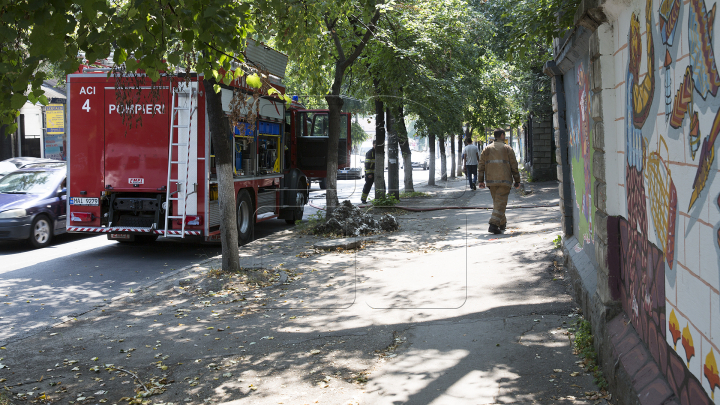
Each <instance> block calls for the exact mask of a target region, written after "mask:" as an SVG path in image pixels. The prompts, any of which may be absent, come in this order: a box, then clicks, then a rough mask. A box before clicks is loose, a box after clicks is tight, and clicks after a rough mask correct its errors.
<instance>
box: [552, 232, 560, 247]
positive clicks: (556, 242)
mask: <svg viewBox="0 0 720 405" xmlns="http://www.w3.org/2000/svg"><path fill="white" fill-rule="evenodd" d="M552 243H553V246H555V249H560V248H561V247H562V236H561V235H558V236H557V237H556V238H555V239H553V241H552Z"/></svg>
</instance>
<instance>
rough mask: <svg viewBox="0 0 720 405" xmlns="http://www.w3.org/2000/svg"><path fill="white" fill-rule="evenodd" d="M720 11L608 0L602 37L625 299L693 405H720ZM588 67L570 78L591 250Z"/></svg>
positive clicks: (584, 228) (609, 160) (575, 165)
mask: <svg viewBox="0 0 720 405" xmlns="http://www.w3.org/2000/svg"><path fill="white" fill-rule="evenodd" d="M719 1H720V0H713V1H706V0H631V1H630V2H626V1H621V0H610V3H613V4H612V6H613V7H617V8H615V9H613V10H615V11H617V12H616V13H615V14H613V15H616V16H617V17H616V18H617V19H616V20H613V21H611V22H610V23H611V25H612V28H611V30H612V37H610V36H609V34H608V35H607V36H606V37H600V36H598V38H601V40H602V41H606V42H607V43H602V44H601V45H600V48H601V49H606V50H607V51H603V53H602V54H603V55H604V56H603V58H606V59H603V60H602V67H601V69H603V76H604V77H602V81H603V83H602V87H603V89H604V90H603V98H605V96H606V94H607V93H606V92H614V93H612V94H613V95H614V100H616V102H617V104H618V105H617V107H616V108H615V109H613V111H612V112H611V113H610V112H608V111H607V110H605V111H604V112H603V120H604V125H605V128H606V132H605V136H606V137H608V136H614V137H616V138H615V139H616V141H617V142H613V143H612V145H617V146H616V148H617V150H612V151H607V150H606V166H607V167H613V168H615V167H617V168H620V171H619V174H614V175H613V178H612V179H608V181H607V183H608V184H607V187H608V188H610V187H617V191H618V192H617V193H614V195H617V196H619V197H618V198H615V197H613V201H611V200H610V199H608V201H607V205H608V212H610V213H611V215H617V214H619V218H617V220H615V219H613V221H614V222H613V224H619V225H617V226H618V227H619V229H618V230H617V235H619V239H620V240H619V243H620V255H619V256H620V286H619V290H620V301H621V303H622V306H623V310H624V311H625V312H626V313H627V315H628V317H629V318H630V319H631V321H632V324H633V326H634V328H635V330H636V331H637V332H638V334H639V335H640V336H641V338H642V340H643V341H644V342H645V344H646V345H647V346H648V348H649V350H650V352H651V353H652V355H653V357H654V359H655V361H656V362H657V364H658V366H659V367H660V369H661V370H662V372H663V374H664V375H665V376H666V378H667V379H668V382H669V383H670V386H671V387H672V388H673V390H674V391H675V394H676V395H677V397H678V398H679V399H680V401H679V402H680V403H683V404H705V403H720V372H719V371H718V363H717V362H718V360H720V350H719V347H720V291H719V290H720V177H719V176H718V174H719V173H720V164H719V162H718V159H716V156H715V155H716V153H718V149H719V148H720V141H718V136H719V134H720V94H719V93H720V92H719V91H718V90H719V88H720V72H719V71H718V61H717V60H716V58H715V44H716V43H717V41H718V40H720V33H716V31H715V20H716V18H715V17H716V10H717V7H718V6H717V3H718V2H719ZM618 10H624V11H618ZM598 35H599V34H598ZM603 35H605V34H603ZM610 41H612V43H611V45H608V44H610ZM606 45H607V46H606ZM605 55H609V56H605ZM607 58H613V59H614V60H612V59H610V60H612V61H608V62H605V60H608V59H607ZM593 63H594V62H593ZM588 64H589V61H588V60H587V59H585V60H583V59H578V60H577V61H576V62H575V65H574V67H573V69H572V70H569V71H567V72H566V73H565V89H566V97H568V98H567V105H568V106H574V105H579V108H576V107H568V111H567V124H568V132H569V134H570V145H569V146H570V149H571V154H572V174H573V182H574V184H573V185H574V190H575V202H576V208H577V209H578V212H579V215H577V216H576V218H575V229H576V232H578V234H577V237H578V240H580V239H582V240H583V241H584V243H588V242H592V241H593V240H592V234H593V229H594V228H597V227H598V225H597V224H594V223H593V217H594V208H593V204H592V198H593V196H592V190H594V187H593V181H594V180H593V176H592V173H593V168H592V166H591V163H592V148H591V147H592V145H593V143H592V136H593V133H592V129H593V126H592V124H591V123H590V118H589V115H588V108H589V104H588V102H587V101H588V100H589V99H590V98H591V97H592V92H591V91H590V90H589V88H588V85H587V83H593V82H592V77H588V71H589V69H588V66H589V65H588ZM594 67H595V64H593V68H594ZM611 67H612V68H613V69H614V70H611V69H610V68H611ZM606 68H608V69H609V71H612V72H614V73H612V74H607V75H606V73H605V69H606ZM607 76H613V77H614V79H612V80H614V83H610V82H609V80H610V79H607ZM606 81H607V82H606ZM575 94H577V95H575ZM575 97H577V99H575ZM574 102H577V104H573V103H574ZM613 121H614V122H615V124H613ZM611 127H612V128H615V129H616V131H608V130H607V128H611ZM605 144H606V145H610V144H611V143H609V142H608V141H607V140H606V141H605ZM612 147H613V148H615V146H612ZM608 152H610V153H608ZM588 162H589V164H588ZM613 170H615V169H613ZM607 173H610V171H608V172H607ZM616 173H617V172H616ZM615 177H617V178H615ZM613 183H614V184H613ZM613 226H616V225H613ZM715 401H719V402H715Z"/></svg>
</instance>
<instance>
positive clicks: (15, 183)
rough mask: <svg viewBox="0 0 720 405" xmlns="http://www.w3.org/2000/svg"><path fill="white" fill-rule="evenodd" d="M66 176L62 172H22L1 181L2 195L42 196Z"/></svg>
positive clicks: (11, 174) (0, 190)
mask: <svg viewBox="0 0 720 405" xmlns="http://www.w3.org/2000/svg"><path fill="white" fill-rule="evenodd" d="M63 175H64V173H63V171H61V170H52V171H49V170H48V171H27V172H26V171H21V172H14V173H10V174H8V175H7V176H5V177H3V178H2V179H0V194H42V193H47V192H48V191H50V189H51V188H52V187H55V186H56V185H57V184H58V183H59V182H60V178H61V177H62V176H63Z"/></svg>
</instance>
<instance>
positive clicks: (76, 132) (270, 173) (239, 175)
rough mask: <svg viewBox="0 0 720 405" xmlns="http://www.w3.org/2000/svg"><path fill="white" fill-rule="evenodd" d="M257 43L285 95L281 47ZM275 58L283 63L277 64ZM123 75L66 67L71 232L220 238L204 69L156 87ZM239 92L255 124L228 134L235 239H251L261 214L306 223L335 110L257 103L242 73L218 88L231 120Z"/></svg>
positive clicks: (344, 135) (345, 141)
mask: <svg viewBox="0 0 720 405" xmlns="http://www.w3.org/2000/svg"><path fill="white" fill-rule="evenodd" d="M254 48H258V49H255V50H254V51H255V52H258V53H259V54H258V55H255V59H254V60H258V59H259V58H262V57H263V55H265V57H266V59H268V60H269V61H268V62H267V63H266V64H265V65H266V66H270V73H271V76H270V80H271V82H272V84H273V87H275V88H276V89H278V90H280V92H281V93H284V87H283V86H282V82H281V78H282V77H283V76H284V69H285V62H286V59H285V62H282V57H284V55H282V54H280V53H277V52H275V51H273V50H271V49H268V48H267V47H260V46H255V47H254ZM248 51H253V49H250V47H249V49H248ZM262 52H264V54H263V53H262ZM273 58H274V59H275V60H278V59H279V60H280V61H281V63H276V64H275V65H277V66H275V69H274V70H273V63H271V62H272V59H273ZM285 58H286V57H285ZM116 80H123V79H118V78H116V77H112V76H111V77H108V74H107V69H84V70H83V71H82V72H79V73H77V74H71V75H68V80H67V84H68V99H69V100H68V104H69V134H68V177H69V178H68V196H69V198H68V211H67V212H68V213H69V216H68V225H67V229H68V231H69V232H84V233H106V234H107V235H108V238H109V239H114V240H118V241H121V242H136V241H152V240H155V239H157V237H158V236H165V237H178V238H186V237H187V238H194V239H197V240H205V241H212V240H219V237H220V220H221V218H220V215H219V212H220V211H219V203H218V184H217V175H216V172H215V156H214V148H213V145H212V142H211V137H210V132H209V125H208V114H207V104H206V98H205V93H206V91H208V90H207V89H205V88H204V87H203V81H202V77H198V76H197V75H192V76H191V77H189V78H188V79H187V80H186V78H183V77H179V78H178V77H165V78H161V80H160V81H159V82H156V83H154V84H153V83H151V81H150V80H149V79H147V78H141V80H140V81H141V83H140V85H139V86H138V83H137V81H135V80H133V82H132V83H129V82H124V83H120V84H123V85H125V86H124V90H122V91H118V90H117V89H116V87H117V86H116ZM120 87H123V86H120ZM237 90H239V91H241V92H242V93H243V94H245V96H246V97H247V100H248V105H249V107H248V108H253V109H255V111H257V113H258V115H257V119H256V122H255V125H250V124H249V123H247V122H241V123H233V124H234V125H231V126H230V128H233V131H232V132H233V133H229V134H227V136H228V137H230V138H231V140H232V145H233V148H234V176H233V183H234V186H235V197H236V198H235V199H236V209H237V221H238V236H239V239H240V242H241V243H246V242H248V241H250V240H252V238H253V232H254V226H255V223H256V222H262V221H266V220H272V219H284V220H285V221H286V222H288V223H294V222H295V221H297V220H300V219H302V216H303V211H304V206H305V204H306V203H307V201H308V193H309V179H310V178H318V177H326V176H327V143H328V111H327V110H305V109H304V108H303V107H302V105H300V104H298V103H296V102H294V103H293V104H292V105H289V106H286V104H285V103H284V102H283V101H282V100H279V99H277V98H274V97H271V96H268V95H266V94H265V95H263V96H261V97H260V98H259V99H257V100H254V99H253V97H252V96H251V95H250V94H251V89H250V88H249V87H247V85H246V83H245V81H244V77H242V78H240V79H237V80H236V81H234V82H233V83H232V84H231V85H230V86H223V88H222V90H221V91H222V94H221V96H222V102H223V110H224V111H225V113H226V119H229V117H228V114H229V111H230V102H231V100H232V98H233V91H237ZM209 91H213V90H212V89H210V90H209ZM128 97H129V98H128ZM252 103H257V104H252ZM246 113H247V112H246ZM342 122H343V125H342V131H341V136H340V138H341V140H340V147H339V148H338V163H339V165H338V166H339V167H340V168H342V167H347V166H348V163H349V161H350V160H349V156H350V146H351V140H350V137H349V133H350V117H349V114H346V113H343V115H342ZM235 124H237V125H235Z"/></svg>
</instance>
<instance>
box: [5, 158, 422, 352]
mask: <svg viewBox="0 0 720 405" xmlns="http://www.w3.org/2000/svg"><path fill="white" fill-rule="evenodd" d="M428 173H429V172H428V171H424V170H414V171H413V180H414V182H415V183H418V182H425V181H427V175H428ZM363 185H364V179H359V180H339V181H338V197H339V199H340V200H341V201H342V200H346V199H349V200H351V201H352V202H353V203H359V202H360V194H361V193H362V187H363ZM371 196H372V193H371ZM310 201H311V203H312V205H314V206H316V207H324V206H325V191H324V190H320V188H319V187H318V184H317V183H313V184H312V188H311V194H310ZM315 212H317V209H316V208H314V207H312V206H310V205H308V206H306V208H305V218H307V217H308V216H309V215H311V214H313V213H315ZM287 227H288V225H287V224H285V221H283V220H269V221H265V222H262V223H260V224H258V225H256V227H255V238H256V239H259V238H264V237H266V236H268V235H271V234H273V233H275V232H278V231H280V230H284V229H287ZM240 249H242V247H241V248H240ZM220 253H221V251H220V245H219V244H204V243H188V242H184V241H178V240H177V239H165V238H159V239H158V240H157V241H156V242H153V243H150V244H145V245H135V244H123V243H118V242H116V241H109V240H107V237H106V236H105V235H100V236H89V235H84V234H64V235H59V236H57V237H56V238H55V241H54V242H53V244H52V245H51V246H49V247H47V248H44V249H39V250H34V249H30V248H29V247H28V245H27V243H25V242H0V346H3V345H5V344H7V343H9V342H11V341H14V340H17V339H19V338H23V337H25V336H29V335H33V334H35V333H38V332H40V331H42V330H44V329H47V328H48V327H50V326H51V325H54V324H56V323H58V322H62V321H63V320H64V319H68V318H73V317H77V316H79V315H81V314H83V313H86V312H88V311H90V310H91V309H93V308H95V307H96V306H101V305H103V304H105V303H107V302H108V301H110V300H111V299H112V298H113V297H116V296H118V295H119V294H122V293H125V292H129V291H130V290H131V289H138V288H140V287H141V286H143V284H144V283H146V282H149V281H150V280H154V279H156V278H157V277H160V276H162V275H163V274H165V273H167V272H170V271H173V270H175V269H179V268H181V267H184V266H187V265H190V264H193V263H197V262H200V261H203V260H205V259H207V258H209V257H213V256H216V255H219V254H220Z"/></svg>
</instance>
